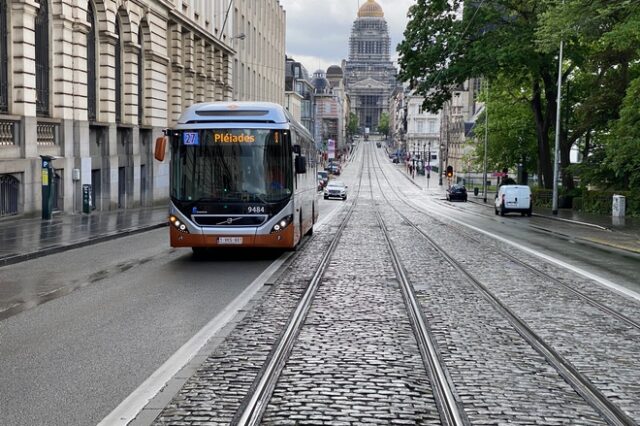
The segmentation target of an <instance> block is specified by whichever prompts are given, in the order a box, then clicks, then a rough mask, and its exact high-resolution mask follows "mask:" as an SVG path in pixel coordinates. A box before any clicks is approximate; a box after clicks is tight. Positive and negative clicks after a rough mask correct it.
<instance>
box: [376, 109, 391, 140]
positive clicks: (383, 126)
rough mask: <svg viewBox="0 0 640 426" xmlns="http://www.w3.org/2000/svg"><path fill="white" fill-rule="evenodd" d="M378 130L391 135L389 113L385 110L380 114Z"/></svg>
mask: <svg viewBox="0 0 640 426" xmlns="http://www.w3.org/2000/svg"><path fill="white" fill-rule="evenodd" d="M378 132H380V133H382V134H383V135H385V137H386V136H389V114H387V113H386V112H383V113H382V114H380V121H379V122H378Z"/></svg>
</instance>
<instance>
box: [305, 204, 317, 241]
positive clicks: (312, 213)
mask: <svg viewBox="0 0 640 426" xmlns="http://www.w3.org/2000/svg"><path fill="white" fill-rule="evenodd" d="M315 210H316V209H315V207H314V206H312V207H311V227H310V228H309V230H308V231H307V232H306V233H305V234H304V235H308V236H312V235H313V222H314V220H313V218H314V217H315Z"/></svg>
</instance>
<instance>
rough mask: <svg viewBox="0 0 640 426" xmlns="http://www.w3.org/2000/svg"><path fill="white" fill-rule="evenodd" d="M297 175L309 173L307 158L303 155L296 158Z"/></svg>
mask: <svg viewBox="0 0 640 426" xmlns="http://www.w3.org/2000/svg"><path fill="white" fill-rule="evenodd" d="M296 173H297V174H303V173H307V157H304V156H302V155H298V156H297V157H296Z"/></svg>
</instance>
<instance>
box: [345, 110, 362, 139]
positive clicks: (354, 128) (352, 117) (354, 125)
mask: <svg viewBox="0 0 640 426" xmlns="http://www.w3.org/2000/svg"><path fill="white" fill-rule="evenodd" d="M359 125H360V124H359V123H358V115H357V114H356V113H354V112H350V113H349V122H348V123H347V132H348V133H349V135H350V136H352V137H353V135H355V134H356V133H358V126H359Z"/></svg>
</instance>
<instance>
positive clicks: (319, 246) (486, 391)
mask: <svg viewBox="0 0 640 426" xmlns="http://www.w3.org/2000/svg"><path fill="white" fill-rule="evenodd" d="M362 151H364V154H366V149H365V150H362ZM359 155H363V152H359ZM360 160H361V161H362V162H363V163H364V164H365V165H364V167H365V170H367V168H368V167H371V168H372V169H371V170H372V171H373V172H374V173H375V174H374V176H378V177H380V176H382V175H383V173H382V171H381V170H380V169H379V167H377V166H373V167H372V164H375V163H370V162H369V161H367V162H364V160H363V159H362V158H361V159H360ZM351 169H355V164H354V165H352V166H351ZM367 173H368V170H367ZM354 174H355V173H352V174H351V177H353V175H354ZM348 178H349V173H347V176H345V179H348ZM389 179H390V180H391V182H387V181H385V180H384V179H382V178H381V179H380V181H379V183H378V179H375V178H374V179H373V180H372V181H371V183H372V186H371V187H369V183H368V182H367V180H366V179H365V180H363V188H362V191H361V192H360V195H359V197H358V202H357V206H356V209H355V211H354V213H353V216H352V217H351V219H350V221H349V224H348V225H347V227H346V228H345V232H344V234H343V235H342V237H341V239H340V241H339V244H338V247H337V251H336V252H335V253H334V255H333V257H332V260H331V264H330V267H329V269H328V270H327V272H326V273H325V275H324V278H323V281H322V284H321V286H320V288H319V290H318V293H317V295H316V299H315V300H314V302H313V305H312V307H311V310H310V312H309V315H308V316H307V319H306V322H305V323H304V326H303V327H302V330H301V332H300V335H299V338H298V340H297V342H296V344H295V346H294V348H293V351H292V353H291V356H290V358H289V360H288V362H287V364H286V366H285V368H284V370H283V372H282V375H281V377H280V380H279V382H278V384H277V385H276V388H275V390H274V392H273V396H272V398H271V400H270V403H269V405H268V407H267V408H266V410H265V413H264V416H263V418H262V422H263V423H264V424H318V425H320V424H440V417H439V415H438V413H437V410H436V403H435V400H434V396H433V395H432V392H431V384H430V380H429V378H428V375H427V373H426V372H425V367H424V362H423V360H422V359H421V356H420V352H419V350H418V347H417V343H416V339H415V337H414V334H413V330H412V327H411V324H410V323H409V320H408V318H407V314H406V308H405V304H404V303H405V302H404V301H403V299H402V294H401V291H400V288H399V284H398V282H397V277H396V275H395V272H394V270H393V267H392V264H391V259H390V255H389V253H388V248H387V245H386V242H385V240H384V237H383V234H382V230H381V228H380V226H379V225H378V223H377V221H376V217H375V211H376V210H378V209H379V210H380V212H381V213H382V217H383V220H384V221H385V224H386V226H387V227H388V229H389V232H390V237H391V241H392V243H393V245H394V247H395V248H396V249H397V250H398V252H399V255H400V258H401V261H402V262H403V265H404V267H405V269H406V271H407V275H408V277H409V280H410V281H411V282H412V284H413V285H414V288H415V291H416V294H417V295H418V298H419V301H420V304H421V306H422V308H423V312H424V317H425V319H426V321H427V326H428V327H429V328H430V330H431V333H432V334H433V335H434V336H435V338H436V343H437V347H438V350H439V351H440V354H441V357H442V360H443V361H444V366H445V368H446V370H447V373H448V375H449V377H450V379H451V381H452V383H453V390H454V392H455V394H456V395H457V396H458V397H459V399H460V400H461V401H462V403H463V405H464V411H465V413H466V416H467V417H468V419H469V420H470V422H471V423H472V424H483V425H487V424H523V425H524V424H539V425H599V424H605V422H604V421H603V419H602V417H601V416H600V414H599V413H597V412H596V411H595V410H594V409H593V408H592V407H591V406H590V405H589V404H588V403H587V402H585V401H584V399H583V398H582V397H581V396H580V395H579V394H578V393H577V392H576V391H575V390H574V389H573V388H572V387H571V386H570V385H569V384H568V383H567V382H566V381H565V380H564V379H563V378H562V377H561V376H560V375H559V373H558V372H557V371H556V370H555V369H554V368H553V367H552V366H551V365H550V364H549V363H548V361H547V360H546V359H545V358H544V357H543V356H542V355H541V354H540V353H538V352H537V351H536V350H534V349H533V348H532V347H531V346H530V345H529V344H528V343H526V341H525V340H524V339H523V338H522V336H520V334H518V332H517V331H516V330H515V329H514V328H513V326H512V325H511V324H510V323H509V322H508V320H506V319H505V318H504V317H502V315H501V314H500V313H499V312H498V311H496V310H495V309H494V308H493V306H492V305H491V304H490V303H489V302H488V301H487V300H486V299H485V298H484V297H483V296H482V295H481V293H480V292H479V291H478V290H477V288H475V287H474V286H473V285H472V284H471V283H470V282H469V281H468V280H467V279H466V278H464V277H463V276H462V275H461V274H460V273H459V272H457V271H456V270H455V269H454V268H453V267H452V266H451V265H450V264H449V263H448V262H447V261H446V260H445V259H444V258H442V256H441V255H440V254H439V253H438V252H437V251H436V250H435V249H434V248H433V247H432V246H431V245H430V244H429V243H428V242H427V240H426V239H424V238H423V237H422V236H421V235H420V234H419V233H418V232H417V231H416V230H415V229H413V228H412V227H410V226H409V224H408V223H407V222H405V221H404V220H402V219H401V218H400V217H399V215H398V213H397V212H396V211H395V210H394V209H393V208H392V207H391V206H390V205H389V204H388V203H387V201H386V200H385V197H384V196H383V194H384V195H385V196H387V197H389V198H390V199H391V200H392V201H391V203H392V204H393V205H394V206H396V207H400V208H401V209H402V211H403V213H404V214H406V215H407V216H408V218H409V219H410V220H411V221H412V222H415V223H417V224H418V225H419V226H420V228H421V229H423V230H424V231H425V232H427V233H428V234H429V236H430V237H431V238H433V239H434V240H435V241H436V242H437V243H438V244H441V245H442V247H443V248H444V249H445V250H447V251H449V252H450V253H455V257H456V259H458V260H459V261H460V262H461V263H462V264H464V265H465V267H467V268H469V269H470V270H471V271H473V273H474V275H476V276H477V277H478V279H479V280H480V281H481V282H482V283H483V284H484V285H486V287H487V288H488V289H489V290H490V291H491V292H492V293H493V294H495V295H496V296H498V297H499V298H500V299H501V301H502V302H503V303H504V304H505V305H507V306H508V307H509V308H510V309H512V310H513V311H514V312H515V313H516V314H517V315H518V316H519V317H520V318H521V319H523V320H524V321H525V322H526V323H527V324H528V325H529V326H530V327H531V328H532V329H534V331H535V332H536V333H538V334H539V335H540V336H541V337H542V338H543V339H544V340H545V341H547V342H548V343H549V344H551V345H552V346H553V347H554V348H555V349H556V350H557V351H558V352H559V353H560V354H561V355H562V356H564V357H565V358H566V359H567V360H569V361H570V362H571V363H572V364H573V365H574V366H575V367H576V368H577V369H578V370H579V371H580V372H581V373H583V374H585V375H587V377H588V378H589V379H590V380H591V382H592V383H593V384H594V385H595V386H596V387H598V388H599V389H600V391H601V392H603V393H604V394H605V395H606V396H607V397H609V398H610V399H611V401H613V402H614V403H616V404H618V405H619V406H620V407H621V408H622V409H624V410H625V411H626V412H627V413H628V414H629V416H630V417H632V418H634V419H638V418H640V408H639V407H640V387H639V385H638V383H640V365H638V362H637V354H638V353H640V332H639V331H638V330H637V329H634V328H633V327H630V326H628V325H626V324H624V323H621V322H620V321H618V320H616V319H614V318H612V317H610V316H609V315H607V314H606V313H605V312H603V311H602V310H599V309H597V308H596V307H593V306H591V305H589V304H587V303H585V302H584V301H582V300H580V299H577V298H576V296H575V295H574V294H573V293H571V292H569V291H568V290H566V289H564V288H562V287H561V286H559V285H557V283H554V282H550V281H548V280H545V279H544V278H542V277H540V276H539V275H536V274H533V273H532V272H531V271H529V270H527V269H526V268H524V267H522V266H519V265H516V264H514V263H512V262H510V261H509V260H508V259H507V258H506V257H505V256H504V255H503V254H502V253H503V252H502V251H501V250H503V249H504V247H502V246H501V244H499V243H496V242H494V241H493V240H491V239H489V238H488V237H484V236H480V235H471V234H470V232H469V231H467V230H461V229H459V227H457V228H456V227H452V226H449V225H447V224H446V223H445V222H444V221H443V220H441V219H436V218H434V217H431V216H428V215H426V214H424V213H420V212H417V211H414V210H412V209H411V208H409V207H408V206H407V205H405V204H403V203H401V202H400V201H399V200H398V199H397V198H396V195H394V191H395V187H396V186H397V182H396V181H394V177H389ZM378 185H380V187H379V186H378ZM356 186H357V185H354V184H351V187H352V188H354V187H356ZM355 192H356V191H355V190H353V191H352V194H351V197H350V201H349V202H348V203H345V206H347V205H350V204H351V203H353V202H354V199H355V198H356V197H355V196H354V195H356V194H355ZM372 195H373V198H372ZM346 210H347V209H346V208H344V209H343V210H342V211H341V212H340V214H339V215H338V216H337V217H336V218H335V219H334V222H333V223H334V226H333V227H327V228H325V229H319V230H316V233H315V235H314V237H313V239H311V240H310V242H309V244H307V245H306V246H305V247H304V250H301V251H300V252H299V254H298V255H297V256H296V258H295V259H294V260H293V262H292V263H291V264H290V265H289V266H288V267H287V268H286V270H284V271H283V273H282V274H281V275H280V277H279V278H278V279H277V280H276V281H275V284H273V286H272V288H271V289H270V291H268V292H267V293H266V294H265V295H264V296H263V297H262V299H260V300H258V301H256V308H255V309H254V310H252V311H251V312H249V313H248V314H247V315H246V316H245V317H244V319H243V320H241V321H240V322H239V324H238V326H237V327H236V329H234V330H233V332H231V334H230V335H229V337H228V338H227V339H226V340H225V342H224V343H223V344H222V345H220V346H219V347H218V348H217V350H216V351H215V353H213V354H211V356H210V357H209V358H208V359H207V361H206V362H205V363H204V364H203V365H202V366H201V367H200V368H199V369H198V371H197V372H196V374H194V376H193V377H191V379H189V380H188V381H187V383H186V384H185V386H184V387H183V388H182V389H181V390H180V392H179V393H178V395H176V396H175V398H174V399H173V400H172V401H171V403H170V404H169V405H168V406H167V407H166V408H165V409H164V410H163V411H162V413H161V414H160V416H159V417H158V418H157V419H156V421H155V424H157V425H165V424H171V425H198V424H228V423H229V422H231V420H232V419H233V417H234V415H235V414H236V412H237V411H238V409H239V408H240V406H241V403H242V401H243V399H244V398H245V397H246V396H247V394H248V392H249V391H250V387H251V385H252V383H253V381H254V380H255V379H256V377H257V375H258V373H259V371H260V369H261V368H262V366H263V364H264V362H265V360H266V359H267V357H268V356H269V353H270V351H271V350H272V348H273V345H274V344H275V342H276V341H277V340H278V338H279V336H280V335H281V333H282V331H283V329H284V328H285V324H286V323H287V320H288V318H289V317H290V315H291V313H292V311H293V310H294V308H295V306H296V304H297V302H298V300H299V299H300V297H301V295H302V293H303V291H304V289H305V288H306V287H307V285H308V283H309V281H310V280H311V277H312V276H313V274H314V272H315V270H316V268H317V266H318V263H319V261H320V259H321V258H322V254H323V253H324V251H325V250H326V249H327V247H328V246H329V244H330V242H331V241H332V240H333V239H334V238H336V232H337V224H339V223H340V221H341V219H342V218H343V217H344V215H345V214H346ZM519 257H520V258H521V260H523V261H525V262H528V263H530V264H532V265H534V266H536V267H538V268H543V269H544V270H545V271H546V272H547V273H549V274H552V275H553V276H556V277H558V279H560V280H562V281H563V282H565V283H567V284H569V285H572V286H575V287H576V288H578V289H580V290H581V291H583V292H585V293H587V294H588V295H590V296H593V297H594V298H596V299H597V300H599V301H601V302H602V303H605V304H607V305H608V306H610V307H611V308H612V309H616V310H620V311H622V312H625V314H626V315H627V316H630V317H635V318H639V317H640V306H638V305H637V304H635V303H632V302H631V301H629V299H626V298H624V297H622V296H620V295H617V294H613V293H610V292H608V291H606V290H605V289H603V288H601V287H598V286H594V285H592V284H591V283H589V282H588V280H586V279H577V278H575V277H574V276H573V275H572V274H570V273H568V272H567V271H564V270H562V269H561V268H558V267H557V266H553V265H549V264H546V263H545V262H542V261H540V260H539V259H536V258H533V257H531V256H528V255H524V254H523V255H521V256H519Z"/></svg>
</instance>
